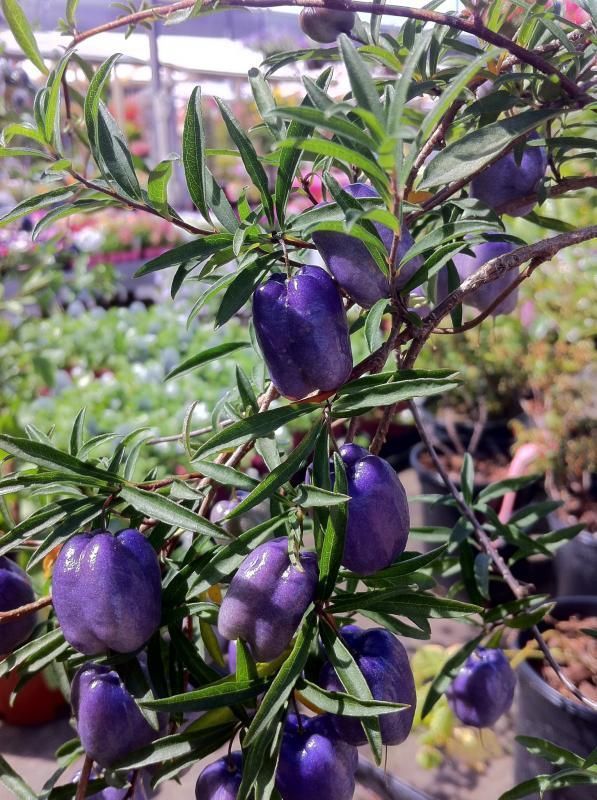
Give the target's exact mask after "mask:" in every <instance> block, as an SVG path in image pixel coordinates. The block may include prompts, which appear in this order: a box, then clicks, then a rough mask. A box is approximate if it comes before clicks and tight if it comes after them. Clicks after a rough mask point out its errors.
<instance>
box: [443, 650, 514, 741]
mask: <svg viewBox="0 0 597 800" xmlns="http://www.w3.org/2000/svg"><path fill="white" fill-rule="evenodd" d="M515 686H516V676H515V674H514V670H513V669H512V667H511V666H510V663H509V662H508V659H507V658H506V656H505V655H504V654H503V652H502V651H501V650H497V649H487V648H485V647H478V648H477V649H476V650H475V652H474V653H473V654H472V655H470V656H469V657H468V658H467V660H466V661H465V662H464V665H463V666H462V668H461V669H460V672H459V673H458V675H457V676H456V677H455V678H454V680H453V681H452V683H451V685H450V688H449V689H448V691H447V696H448V702H449V703H450V707H451V708H452V711H453V712H454V713H455V714H456V716H457V717H458V719H459V720H460V721H461V722H464V724H465V725H472V726H474V727H475V728H487V727H489V726H490V725H493V724H494V723H495V722H497V720H498V719H499V718H500V717H501V716H502V714H505V713H506V711H508V709H509V708H510V706H511V705H512V701H513V699H514V687H515Z"/></svg>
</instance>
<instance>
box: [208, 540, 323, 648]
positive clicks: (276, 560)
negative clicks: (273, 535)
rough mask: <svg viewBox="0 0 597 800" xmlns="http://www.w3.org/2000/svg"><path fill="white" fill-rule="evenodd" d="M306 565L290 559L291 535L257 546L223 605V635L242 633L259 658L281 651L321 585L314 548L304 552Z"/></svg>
mask: <svg viewBox="0 0 597 800" xmlns="http://www.w3.org/2000/svg"><path fill="white" fill-rule="evenodd" d="M301 565H302V567H303V570H304V571H303V572H301V571H300V570H298V569H297V568H296V567H293V566H292V564H291V563H290V558H289V556H288V540H287V539H286V538H280V539H273V540H272V541H271V542H265V543H264V544H262V545H259V547H256V548H255V549H254V550H253V552H252V553H250V555H248V556H247V557H246V558H245V560H244V561H243V563H242V564H241V565H240V567H239V569H238V572H237V573H236V575H235V576H234V577H233V579H232V581H231V583H230V586H229V587H228V591H227V593H226V596H225V597H224V600H223V602H222V605H221V606H220V613H219V616H218V630H219V631H220V633H221V634H222V636H224V637H225V638H226V639H238V638H241V639H243V640H244V641H245V642H247V643H248V644H249V645H250V647H251V650H252V652H253V655H254V656H255V658H256V659H257V660H258V661H273V660H274V659H275V658H277V657H278V656H280V655H282V653H283V652H284V650H285V649H286V648H287V647H288V645H289V644H290V641H291V639H292V637H293V635H294V633H295V631H296V629H297V628H298V625H299V623H300V621H301V619H302V617H303V614H304V613H305V611H306V610H307V607H308V606H309V604H310V603H311V602H312V601H313V599H314V597H315V590H316V588H317V581H318V577H319V570H318V569H317V557H316V555H315V553H301Z"/></svg>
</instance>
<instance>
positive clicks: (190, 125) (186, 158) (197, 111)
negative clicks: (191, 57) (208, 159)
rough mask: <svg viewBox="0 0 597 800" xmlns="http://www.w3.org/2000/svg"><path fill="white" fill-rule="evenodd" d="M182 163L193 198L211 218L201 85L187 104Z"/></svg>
mask: <svg viewBox="0 0 597 800" xmlns="http://www.w3.org/2000/svg"><path fill="white" fill-rule="evenodd" d="M182 163H183V166H184V174H185V178H186V182H187V188H188V190H189V194H190V195H191V200H192V201H193V203H194V204H195V205H196V206H197V208H198V209H199V211H200V212H201V213H202V214H203V216H204V217H205V219H207V220H209V219H210V217H209V209H208V207H207V202H206V196H205V130H204V127H203V111H202V108H201V89H200V87H199V86H196V87H195V88H194V89H193V91H192V93H191V97H190V99H189V104H188V106H187V113H186V116H185V121H184V128H183V133H182Z"/></svg>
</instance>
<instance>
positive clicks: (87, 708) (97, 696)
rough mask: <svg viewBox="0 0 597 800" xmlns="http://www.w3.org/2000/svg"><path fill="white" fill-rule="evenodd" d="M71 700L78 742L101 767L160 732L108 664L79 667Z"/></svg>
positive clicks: (122, 756) (123, 755)
mask: <svg viewBox="0 0 597 800" xmlns="http://www.w3.org/2000/svg"><path fill="white" fill-rule="evenodd" d="M71 703H72V706H73V712H74V714H75V717H76V720H77V730H78V732H79V737H80V739H81V744H82V745H83V748H84V750H85V752H86V753H87V755H88V756H90V758H92V759H93V760H94V761H96V762H97V763H98V764H99V765H100V766H102V767H110V766H112V765H113V764H115V763H116V762H117V761H119V760H120V759H122V758H124V757H125V756H127V755H128V754H129V753H132V752H133V751H134V750H137V749H138V748H140V747H145V746H146V745H148V744H150V743H151V742H152V741H153V740H154V739H157V737H158V735H159V734H158V732H157V731H155V730H154V729H153V728H152V727H151V726H150V724H149V723H148V722H147V720H146V719H145V717H144V716H143V715H142V714H141V711H140V710H139V708H138V706H137V704H136V703H135V701H134V699H133V697H132V695H131V694H129V692H128V691H127V689H126V687H125V685H124V684H123V682H122V681H121V679H120V677H119V675H118V673H117V672H115V671H114V670H111V669H110V667H106V666H101V665H99V664H86V665H85V666H83V667H81V669H80V670H79V671H78V672H77V673H76V675H75V677H74V679H73V684H72V690H71Z"/></svg>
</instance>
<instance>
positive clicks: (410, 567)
mask: <svg viewBox="0 0 597 800" xmlns="http://www.w3.org/2000/svg"><path fill="white" fill-rule="evenodd" d="M447 549H448V545H447V544H443V545H442V546H441V547H436V548H435V549H434V550H430V551H429V552H428V553H423V554H419V553H415V554H413V553H403V554H402V556H401V557H400V560H399V561H397V562H396V563H394V564H392V565H391V566H389V567H387V568H386V569H382V570H380V571H379V572H376V573H374V574H373V575H371V576H370V577H372V578H375V579H376V580H378V579H379V580H385V579H388V578H401V577H403V576H406V575H412V573H413V572H418V570H420V569H424V568H425V567H428V566H429V565H430V564H432V563H433V562H434V561H436V560H437V559H438V558H440V557H441V556H442V555H443V554H444V553H445V552H446V550H447ZM365 580H366V578H365Z"/></svg>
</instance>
